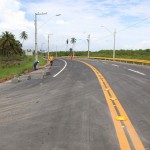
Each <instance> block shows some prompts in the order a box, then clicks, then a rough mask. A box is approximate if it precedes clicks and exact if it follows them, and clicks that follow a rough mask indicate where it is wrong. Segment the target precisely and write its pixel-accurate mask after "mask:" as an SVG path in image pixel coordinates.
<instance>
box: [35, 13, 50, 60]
mask: <svg viewBox="0 0 150 150" xmlns="http://www.w3.org/2000/svg"><path fill="white" fill-rule="evenodd" d="M46 14H47V13H35V60H36V61H37V60H38V46H37V15H46Z"/></svg>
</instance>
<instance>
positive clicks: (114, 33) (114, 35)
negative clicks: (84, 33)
mask: <svg viewBox="0 0 150 150" xmlns="http://www.w3.org/2000/svg"><path fill="white" fill-rule="evenodd" d="M101 27H103V28H105V29H106V30H107V31H108V32H110V33H111V34H113V38H114V47H113V60H114V59H115V51H116V29H115V30H114V32H113V33H112V32H111V31H110V30H109V29H108V28H106V27H105V26H101Z"/></svg>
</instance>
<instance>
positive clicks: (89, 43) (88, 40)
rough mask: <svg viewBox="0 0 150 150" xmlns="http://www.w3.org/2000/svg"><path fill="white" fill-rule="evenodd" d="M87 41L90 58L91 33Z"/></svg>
mask: <svg viewBox="0 0 150 150" xmlns="http://www.w3.org/2000/svg"><path fill="white" fill-rule="evenodd" d="M87 42H88V58H89V56H90V34H89V35H88V38H87Z"/></svg>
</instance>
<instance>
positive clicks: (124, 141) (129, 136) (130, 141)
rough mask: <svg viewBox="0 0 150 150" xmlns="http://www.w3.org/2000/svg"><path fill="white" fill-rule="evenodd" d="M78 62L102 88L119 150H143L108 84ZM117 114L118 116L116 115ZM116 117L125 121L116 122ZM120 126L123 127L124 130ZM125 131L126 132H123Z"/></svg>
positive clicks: (98, 73) (99, 75)
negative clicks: (122, 117)
mask: <svg viewBox="0 0 150 150" xmlns="http://www.w3.org/2000/svg"><path fill="white" fill-rule="evenodd" d="M80 62H82V63H84V64H86V65H87V66H89V67H90V68H91V69H92V70H93V71H94V73H95V74H96V76H97V78H98V80H99V83H100V85H101V87H102V90H103V93H104V95H105V98H106V101H107V104H108V107H109V110H110V113H111V116H112V120H113V123H114V126H115V130H116V134H117V137H118V141H119V144H120V149H121V150H131V149H133V147H134V149H135V150H144V149H145V148H144V145H143V144H142V142H141V140H140V138H139V136H138V134H137V132H136V130H135V128H134V127H133V125H132V123H131V121H130V119H129V117H128V115H127V113H126V112H125V110H124V108H123V107H122V105H121V103H120V102H119V100H118V98H117V97H116V95H115V93H114V92H113V90H112V89H111V87H110V85H109V84H108V82H107V81H106V79H105V78H104V77H103V75H102V74H101V73H100V72H99V71H98V70H97V69H96V68H95V67H93V66H92V65H90V64H88V63H86V62H84V61H80ZM111 97H113V98H115V101H112V100H111ZM114 105H115V107H114ZM118 112H119V114H120V115H118ZM117 116H125V117H126V121H117V120H116V117H117ZM122 126H124V128H123V127H122ZM125 129H126V131H127V132H125Z"/></svg>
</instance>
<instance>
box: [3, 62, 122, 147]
mask: <svg viewBox="0 0 150 150" xmlns="http://www.w3.org/2000/svg"><path fill="white" fill-rule="evenodd" d="M65 61H67V64H68V65H67V67H66V68H65V69H64V70H63V72H61V73H60V74H59V75H58V76H56V77H55V78H54V77H53V75H54V74H56V73H57V72H58V71H59V70H60V68H62V67H63V66H64V62H62V61H59V60H58V62H55V65H56V64H57V65H56V66H57V67H56V66H55V65H54V67H53V68H52V69H51V75H49V76H47V77H46V78H44V79H43V80H31V81H26V82H22V83H17V84H11V83H9V85H7V86H6V85H5V86H4V85H3V86H1V90H0V149H1V150H8V149H11V150H16V149H22V150H50V149H51V150H56V149H57V150H99V149H101V150H103V149H104V150H105V149H108V150H109V149H111V150H119V149H120V146H119V141H118V139H117V135H116V132H115V129H114V126H113V122H112V119H111V114H110V112H109V109H108V106H107V103H106V100H105V97H104V93H103V92H102V88H101V86H100V85H99V83H98V80H97V78H96V76H95V74H94V73H93V72H92V70H91V69H90V68H89V67H87V66H86V65H84V64H81V63H80V62H76V61H74V60H73V61H70V60H65ZM59 63H60V65H61V67H59ZM58 68H59V69H58Z"/></svg>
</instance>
